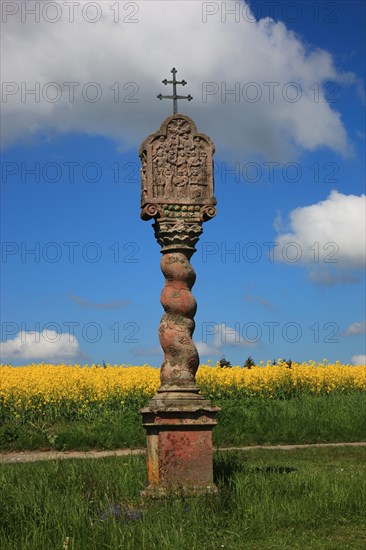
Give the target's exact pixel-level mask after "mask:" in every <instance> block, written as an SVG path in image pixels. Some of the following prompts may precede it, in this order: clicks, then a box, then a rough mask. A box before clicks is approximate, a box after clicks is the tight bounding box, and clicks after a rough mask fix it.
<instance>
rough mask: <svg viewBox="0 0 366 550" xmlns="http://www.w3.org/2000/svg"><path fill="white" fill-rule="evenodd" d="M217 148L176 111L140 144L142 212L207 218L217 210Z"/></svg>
mask: <svg viewBox="0 0 366 550" xmlns="http://www.w3.org/2000/svg"><path fill="white" fill-rule="evenodd" d="M214 151H215V148H214V145H213V143H212V141H211V140H210V138H209V137H207V136H206V135H205V134H201V133H198V132H197V128H196V125H195V123H194V122H193V120H192V119H191V118H189V117H188V116H185V115H181V114H174V115H172V116H170V117H168V118H167V119H166V120H164V122H163V123H162V125H161V127H160V129H159V130H158V131H157V132H155V133H154V134H151V135H150V136H149V137H148V138H147V139H146V140H145V141H144V142H143V144H142V145H141V147H140V158H141V163H142V168H141V186H142V196H141V208H142V212H141V216H142V218H143V219H151V218H155V217H159V218H160V221H163V220H166V221H168V222H169V221H173V220H176V219H178V220H184V221H186V222H193V221H199V222H200V221H206V220H207V219H210V218H212V217H213V216H214V215H215V213H216V210H215V208H214V207H215V204H216V199H215V197H214V194H213V192H214V177H213V161H212V156H213V154H214Z"/></svg>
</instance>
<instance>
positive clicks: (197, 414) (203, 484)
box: [141, 390, 220, 496]
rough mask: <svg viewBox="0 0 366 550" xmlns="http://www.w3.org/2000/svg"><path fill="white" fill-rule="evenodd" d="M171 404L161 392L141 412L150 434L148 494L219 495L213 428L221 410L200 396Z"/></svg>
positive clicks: (148, 439) (148, 436)
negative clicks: (208, 493) (213, 448)
mask: <svg viewBox="0 0 366 550" xmlns="http://www.w3.org/2000/svg"><path fill="white" fill-rule="evenodd" d="M196 391H197V390H196ZM180 393H182V392H180ZM186 397H188V396H186ZM167 401H168V400H165V402H164V400H161V399H160V395H159V392H158V394H157V396H156V397H155V398H153V399H152V400H151V401H150V403H149V405H148V406H147V407H145V408H144V409H142V410H141V413H142V418H143V426H144V428H145V430H146V434H147V474H148V487H147V489H146V492H145V494H146V495H150V496H160V495H165V494H168V493H178V494H185V495H195V494H202V493H207V492H216V487H215V485H214V482H213V464H212V429H213V427H214V426H215V425H216V423H217V422H216V420H215V416H216V413H217V412H218V411H219V410H220V409H219V407H215V406H212V405H211V404H210V402H209V401H206V400H204V399H203V398H202V397H201V396H199V395H197V397H196V399H195V400H193V399H191V398H190V397H188V398H187V399H184V397H183V399H181V400H180V399H179V398H176V399H174V398H173V399H171V400H169V401H171V402H170V403H169V402H168V403H167ZM173 401H175V403H173ZM184 401H186V403H184ZM194 401H195V402H194Z"/></svg>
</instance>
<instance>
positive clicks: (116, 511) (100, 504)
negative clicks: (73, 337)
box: [0, 447, 366, 550]
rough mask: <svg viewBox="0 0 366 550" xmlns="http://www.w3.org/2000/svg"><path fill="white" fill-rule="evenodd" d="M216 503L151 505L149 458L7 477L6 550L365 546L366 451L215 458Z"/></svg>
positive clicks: (22, 467)
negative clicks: (147, 489) (147, 492)
mask: <svg viewBox="0 0 366 550" xmlns="http://www.w3.org/2000/svg"><path fill="white" fill-rule="evenodd" d="M214 469H215V479H216V483H217V485H218V487H219V493H218V495H215V496H209V497H208V496H207V497H194V498H182V497H179V496H177V497H174V498H173V497H171V498H168V499H161V500H143V499H142V498H141V497H140V491H141V490H142V489H143V488H144V487H145V483H146V480H145V475H146V472H145V458H144V457H136V456H134V457H129V458H108V459H99V460H68V461H50V462H47V463H29V464H6V465H2V466H1V467H0V480H1V491H0V493H1V495H2V497H1V498H2V499H3V501H2V503H1V506H0V525H1V531H0V547H1V548H4V549H6V550H49V549H52V550H56V549H60V550H62V549H63V550H65V549H67V550H71V549H72V550H85V549H88V550H94V549H95V550H107V549H110V550H112V549H121V550H145V549H146V550H173V549H174V550H217V549H221V548H224V549H230V550H234V549H245V550H254V549H257V550H267V549H268V550H269V549H271V550H272V549H277V550H285V549H288V550H290V549H291V550H293V549H296V548H299V549H300V548H301V549H306V550H308V549H310V550H338V549H339V550H344V549H351V550H357V549H360V550H361V549H362V550H363V549H364V548H365V540H366V525H365V518H366V449H365V448H346V447H337V448H321V449H319V448H317V449H301V450H292V451H277V450H276V451H273V450H251V451H247V452H233V451H232V452H220V453H216V454H215V464H214Z"/></svg>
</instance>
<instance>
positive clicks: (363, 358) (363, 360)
mask: <svg viewBox="0 0 366 550" xmlns="http://www.w3.org/2000/svg"><path fill="white" fill-rule="evenodd" d="M351 361H352V363H353V364H354V365H366V355H354V356H353V357H352V359H351Z"/></svg>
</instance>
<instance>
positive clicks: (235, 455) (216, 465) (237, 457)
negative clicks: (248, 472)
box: [213, 451, 247, 483]
mask: <svg viewBox="0 0 366 550" xmlns="http://www.w3.org/2000/svg"><path fill="white" fill-rule="evenodd" d="M246 462H247V459H246V457H245V456H243V453H240V452H239V451H236V452H234V451H233V452H225V453H220V454H218V453H216V455H215V457H214V462H213V476H214V482H215V483H218V482H219V481H221V482H224V483H225V482H228V481H229V480H231V479H232V478H233V477H234V475H235V474H237V473H239V472H243V471H244V470H245V469H246V468H245V467H246Z"/></svg>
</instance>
